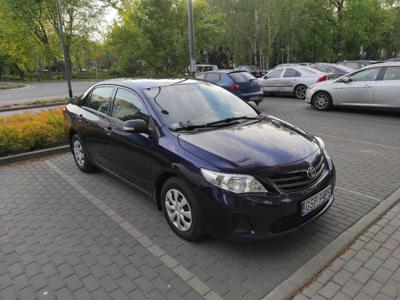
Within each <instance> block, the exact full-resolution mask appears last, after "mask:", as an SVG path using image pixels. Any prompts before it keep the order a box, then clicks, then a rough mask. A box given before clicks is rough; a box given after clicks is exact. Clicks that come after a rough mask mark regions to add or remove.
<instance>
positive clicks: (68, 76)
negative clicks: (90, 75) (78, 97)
mask: <svg viewBox="0 0 400 300" xmlns="http://www.w3.org/2000/svg"><path fill="white" fill-rule="evenodd" d="M56 6H57V16H58V26H59V29H60V38H61V43H62V47H63V51H64V70H65V79H66V80H67V85H68V96H69V98H72V97H73V95H72V87H71V73H70V70H71V69H70V66H69V60H68V56H67V47H66V45H65V39H64V31H63V27H62V20H61V11H60V2H59V0H56Z"/></svg>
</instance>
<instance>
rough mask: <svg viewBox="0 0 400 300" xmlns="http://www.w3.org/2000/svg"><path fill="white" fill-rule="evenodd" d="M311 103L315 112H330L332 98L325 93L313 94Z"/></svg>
mask: <svg viewBox="0 0 400 300" xmlns="http://www.w3.org/2000/svg"><path fill="white" fill-rule="evenodd" d="M311 103H312V105H313V106H314V107H315V108H316V109H317V110H330V109H331V108H332V98H331V96H330V95H329V94H328V93H326V92H317V93H315V95H314V96H313V97H312V101H311Z"/></svg>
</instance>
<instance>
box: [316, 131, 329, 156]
mask: <svg viewBox="0 0 400 300" xmlns="http://www.w3.org/2000/svg"><path fill="white" fill-rule="evenodd" d="M315 139H316V140H317V142H318V144H319V146H320V148H321V149H322V152H324V154H325V156H326V157H330V156H329V153H328V151H327V150H326V147H325V143H324V140H323V139H321V138H320V137H319V136H316V137H315Z"/></svg>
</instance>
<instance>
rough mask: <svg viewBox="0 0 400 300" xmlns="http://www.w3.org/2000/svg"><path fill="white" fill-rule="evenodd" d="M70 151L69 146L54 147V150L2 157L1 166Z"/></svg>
mask: <svg viewBox="0 0 400 300" xmlns="http://www.w3.org/2000/svg"><path fill="white" fill-rule="evenodd" d="M69 149H70V147H69V145H62V146H57V147H52V148H47V149H42V150H36V151H31V152H25V153H21V154H15V155H9V156H5V157H0V166H1V165H7V164H11V163H15V162H19V161H24V160H30V159H34V158H40V157H43V156H47V155H51V154H57V153H64V152H67V151H69Z"/></svg>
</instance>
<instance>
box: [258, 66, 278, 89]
mask: <svg viewBox="0 0 400 300" xmlns="http://www.w3.org/2000/svg"><path fill="white" fill-rule="evenodd" d="M283 70H284V69H277V70H274V71H271V72H269V73H268V74H267V75H265V76H264V77H262V78H261V79H259V82H260V85H261V87H262V90H263V92H265V93H274V92H275V93H276V92H281V91H280V90H279V85H280V80H281V76H282V73H283Z"/></svg>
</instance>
